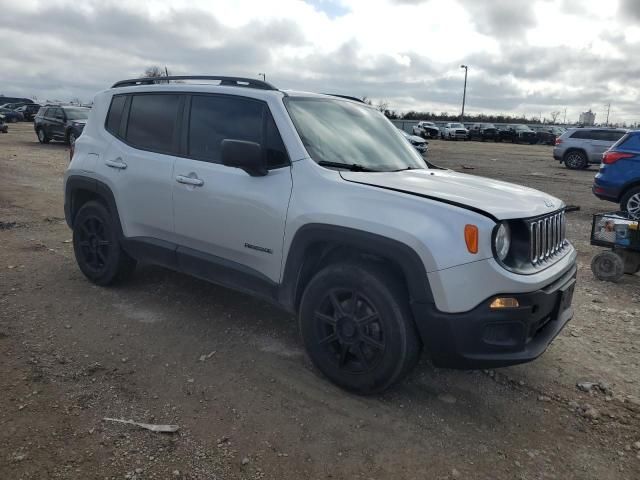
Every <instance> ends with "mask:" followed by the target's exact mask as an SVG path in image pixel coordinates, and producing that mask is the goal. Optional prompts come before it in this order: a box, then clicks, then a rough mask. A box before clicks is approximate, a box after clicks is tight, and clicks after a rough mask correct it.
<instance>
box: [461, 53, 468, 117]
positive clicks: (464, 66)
mask: <svg viewBox="0 0 640 480" xmlns="http://www.w3.org/2000/svg"><path fill="white" fill-rule="evenodd" d="M460 68H464V90H462V115H460V123H462V122H464V102H465V100H466V99H467V71H468V70H469V67H468V66H467V65H460Z"/></svg>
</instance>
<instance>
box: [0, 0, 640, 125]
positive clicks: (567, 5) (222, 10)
mask: <svg viewBox="0 0 640 480" xmlns="http://www.w3.org/2000/svg"><path fill="white" fill-rule="evenodd" d="M0 12H2V18H3V20H2V22H1V23H0V94H4V95H7V96H8V95H12V96H13V95H20V96H22V95H24V96H31V97H33V96H36V97H37V98H38V99H39V100H40V101H43V100H45V99H60V100H69V99H71V98H74V97H78V98H80V99H82V100H83V101H88V100H90V99H91V98H92V96H93V94H94V93H95V92H97V91H99V90H101V89H104V88H107V87H108V86H109V85H111V84H112V83H113V82H114V81H116V80H120V79H124V78H131V77H136V76H139V75H140V74H141V73H142V72H143V71H144V69H145V68H146V67H148V66H151V65H160V66H165V65H166V66H167V67H168V68H169V70H170V71H171V73H173V74H176V75H179V74H207V73H209V74H226V75H242V76H249V77H257V74H258V72H266V75H267V80H268V81H270V82H272V83H274V84H275V85H276V86H278V87H279V88H291V89H298V90H309V91H319V92H335V93H342V94H348V95H355V96H364V95H366V96H368V97H371V98H373V99H374V100H382V99H384V100H386V101H387V102H388V103H389V106H390V108H392V109H395V110H399V111H407V110H411V109H415V110H430V111H437V112H441V111H447V112H450V113H454V112H459V110H460V103H461V98H462V84H463V79H464V72H463V70H461V69H460V64H462V63H464V64H466V65H468V66H469V83H468V90H467V111H468V112H470V113H479V112H487V113H509V114H526V115H529V116H531V115H535V116H538V115H539V114H540V113H542V115H543V116H548V115H549V113H550V112H552V111H557V110H561V111H564V109H565V108H566V109H567V120H575V119H577V116H578V114H579V112H581V111H584V110H586V109H589V108H591V109H593V111H594V112H596V114H597V117H596V120H603V119H604V112H605V110H606V107H605V106H604V105H605V104H607V103H609V102H611V120H612V121H614V122H623V121H626V122H634V123H635V122H638V121H640V110H639V109H638V100H640V86H639V84H638V79H639V78H640V75H639V73H640V72H639V70H640V62H638V60H639V55H640V54H639V53H638V52H640V48H639V47H640V1H638V0H484V1H479V0H271V1H265V0H229V1H225V0H147V1H140V0H128V1H122V0H119V1H112V0H100V1H93V0H84V1H78V0H73V1H66V0H45V1H42V0H0Z"/></svg>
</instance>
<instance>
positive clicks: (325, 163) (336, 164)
mask: <svg viewBox="0 0 640 480" xmlns="http://www.w3.org/2000/svg"><path fill="white" fill-rule="evenodd" d="M318 165H322V166H323V167H335V168H345V169H347V170H351V171H352V172H377V171H378V170H374V169H372V168H367V167H365V166H364V165H359V164H357V163H341V162H329V161H327V160H320V161H319V162H318Z"/></svg>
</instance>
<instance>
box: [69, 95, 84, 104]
mask: <svg viewBox="0 0 640 480" xmlns="http://www.w3.org/2000/svg"><path fill="white" fill-rule="evenodd" d="M69 103H70V104H71V105H81V104H82V102H81V101H80V99H79V98H78V97H73V98H72V99H71V100H69Z"/></svg>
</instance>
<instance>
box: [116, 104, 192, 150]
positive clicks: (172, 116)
mask: <svg viewBox="0 0 640 480" xmlns="http://www.w3.org/2000/svg"><path fill="white" fill-rule="evenodd" d="M179 105H180V95H167V94H144V95H133V97H132V99H131V108H130V110H129V121H128V124H127V135H126V140H127V142H129V143H130V144H132V145H135V146H136V147H139V148H141V149H143V150H150V151H153V152H159V153H174V152H175V150H176V149H175V148H174V145H176V143H177V141H176V140H177V117H178V107H179Z"/></svg>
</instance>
